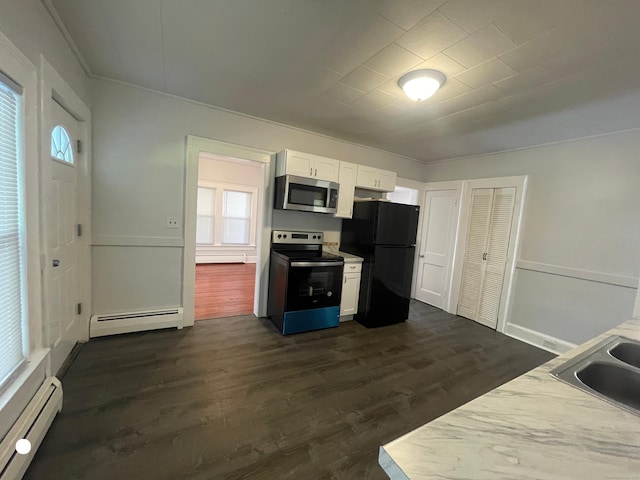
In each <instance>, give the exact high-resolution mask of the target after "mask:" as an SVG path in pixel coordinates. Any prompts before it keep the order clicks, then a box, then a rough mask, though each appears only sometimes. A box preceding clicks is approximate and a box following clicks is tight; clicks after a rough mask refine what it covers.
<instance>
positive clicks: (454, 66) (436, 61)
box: [415, 53, 466, 78]
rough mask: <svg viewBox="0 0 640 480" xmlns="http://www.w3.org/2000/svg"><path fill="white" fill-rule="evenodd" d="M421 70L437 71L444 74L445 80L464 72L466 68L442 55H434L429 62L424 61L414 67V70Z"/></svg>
mask: <svg viewBox="0 0 640 480" xmlns="http://www.w3.org/2000/svg"><path fill="white" fill-rule="evenodd" d="M422 68H432V69H434V70H439V71H441V72H442V73H444V75H445V77H447V78H451V77H455V76H456V75H457V74H459V73H460V72H462V71H464V70H466V67H463V66H462V65H460V64H459V63H458V62H456V61H454V60H452V59H450V58H449V57H447V56H446V55H445V54H444V53H439V54H437V55H434V56H433V57H431V58H430V59H429V60H425V61H424V62H422V63H421V64H419V65H416V66H415V69H416V70H417V69H422Z"/></svg>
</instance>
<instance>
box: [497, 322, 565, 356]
mask: <svg viewBox="0 0 640 480" xmlns="http://www.w3.org/2000/svg"><path fill="white" fill-rule="evenodd" d="M504 333H505V334H506V335H509V336H510V337H513V338H516V339H518V340H521V341H523V342H525V343H528V344H529V345H533V346H534V347H538V348H542V349H543V350H546V351H548V352H551V353H555V354H556V355H560V354H562V353H565V352H568V351H569V350H571V349H572V348H575V347H576V344H574V343H571V342H567V341H565V340H561V339H559V338H556V337H552V336H551V335H547V334H545V333H541V332H538V331H536V330H531V329H530V328H526V327H521V326H520V325H514V324H513V323H510V324H508V325H507V328H505V331H504Z"/></svg>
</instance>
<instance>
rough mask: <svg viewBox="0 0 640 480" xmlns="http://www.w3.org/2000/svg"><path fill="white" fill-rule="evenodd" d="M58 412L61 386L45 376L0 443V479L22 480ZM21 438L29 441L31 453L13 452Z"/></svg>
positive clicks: (54, 378)
mask: <svg viewBox="0 0 640 480" xmlns="http://www.w3.org/2000/svg"><path fill="white" fill-rule="evenodd" d="M60 410H62V384H61V383H60V380H58V379H57V378H56V377H49V378H47V379H46V380H45V381H44V383H43V384H42V386H41V387H40V388H39V389H38V391H37V392H36V394H35V395H34V397H33V398H32V399H31V401H30V402H29V404H28V405H27V408H25V409H24V411H23V412H22V414H21V415H20V417H18V420H16V422H15V423H14V424H13V427H11V430H9V433H7V435H6V436H5V437H4V439H2V443H0V480H18V479H21V478H22V476H23V475H24V473H25V472H26V471H27V468H28V467H29V464H30V463H31V460H33V457H34V455H35V453H36V451H37V450H38V447H39V446H40V444H41V443H42V439H43V438H44V436H45V434H46V433H47V430H49V427H50V426H51V423H52V422H53V419H54V418H55V416H56V415H57V414H58V412H60ZM22 438H26V439H27V440H29V441H30V442H31V451H30V452H29V453H27V454H26V455H21V454H19V453H17V452H16V442H17V441H18V440H20V439H22Z"/></svg>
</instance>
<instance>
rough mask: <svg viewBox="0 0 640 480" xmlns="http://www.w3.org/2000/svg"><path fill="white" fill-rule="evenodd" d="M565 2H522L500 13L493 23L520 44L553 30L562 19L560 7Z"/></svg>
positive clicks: (541, 0) (543, 0) (552, 0)
mask: <svg viewBox="0 0 640 480" xmlns="http://www.w3.org/2000/svg"><path fill="white" fill-rule="evenodd" d="M563 3H565V2H558V1H557V0H551V2H549V1H548V0H536V1H535V2H531V1H528V2H522V3H520V5H518V6H517V7H516V8H514V9H512V10H511V11H509V12H506V13H504V14H500V15H498V16H497V17H496V18H495V19H494V21H493V23H494V24H495V25H496V26H497V27H498V28H499V29H500V30H502V31H503V32H504V33H505V34H506V35H507V36H508V37H509V38H510V39H511V40H513V41H514V42H515V43H516V44H518V45H520V44H523V43H526V42H529V41H531V40H533V39H534V38H536V37H539V36H540V35H542V34H543V33H546V32H548V31H550V30H553V29H554V28H555V27H556V26H557V25H558V23H559V22H560V21H561V18H560V15H559V13H560V12H559V7H560V6H561V4H563Z"/></svg>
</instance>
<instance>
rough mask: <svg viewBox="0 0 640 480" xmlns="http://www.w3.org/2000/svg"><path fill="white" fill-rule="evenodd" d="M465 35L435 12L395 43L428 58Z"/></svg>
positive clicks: (465, 34) (461, 30)
mask: <svg viewBox="0 0 640 480" xmlns="http://www.w3.org/2000/svg"><path fill="white" fill-rule="evenodd" d="M466 36H467V33H466V32H465V31H464V30H463V29H461V28H460V27H458V26H457V25H455V24H454V23H453V22H452V21H451V20H449V19H448V18H446V17H445V16H443V15H442V14H440V13H438V12H435V13H433V14H431V15H429V16H428V17H427V18H425V19H424V20H422V21H421V22H420V23H418V24H417V25H416V26H415V27H413V28H412V29H411V30H409V31H408V32H407V33H406V34H404V35H403V36H402V37H400V38H399V39H398V40H397V41H396V43H397V44H398V45H400V46H402V47H404V48H406V49H407V50H409V51H410V52H413V53H415V54H416V55H418V56H419V57H422V58H430V57H432V56H434V55H436V54H437V53H440V52H441V51H442V50H444V49H445V48H447V47H449V46H451V45H453V44H454V43H456V42H458V41H460V40H462V39H463V38H465V37H466Z"/></svg>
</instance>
